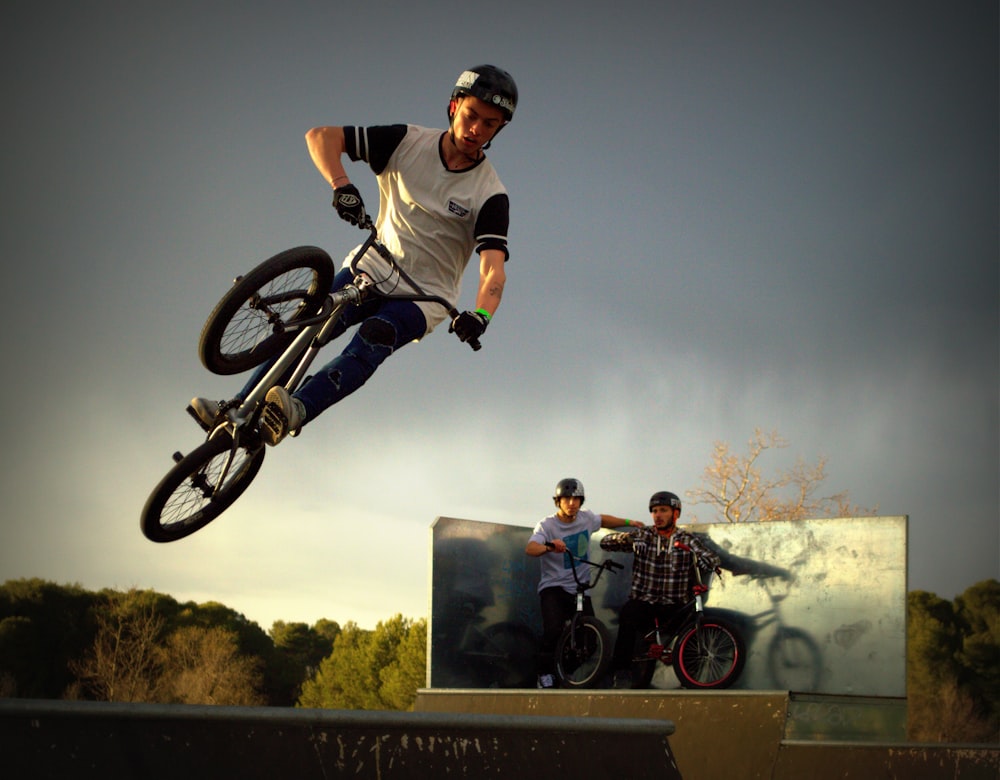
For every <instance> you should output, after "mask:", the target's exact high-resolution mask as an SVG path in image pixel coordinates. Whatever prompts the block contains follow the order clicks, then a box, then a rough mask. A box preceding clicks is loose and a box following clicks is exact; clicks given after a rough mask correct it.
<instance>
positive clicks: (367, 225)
mask: <svg viewBox="0 0 1000 780" xmlns="http://www.w3.org/2000/svg"><path fill="white" fill-rule="evenodd" d="M358 227H360V228H362V229H363V230H368V231H369V232H370V233H371V235H370V236H369V237H368V238H367V239H366V240H365V242H364V243H363V244H362V245H361V249H360V251H358V253H357V254H356V255H355V256H354V259H353V260H352V261H351V270H353V271H355V272H357V268H356V264H357V262H358V260H360V259H361V257H363V256H364V254H365V252H367V251H368V249H369V248H374V249H375V251H376V252H378V253H379V255H381V256H382V258H383V259H384V260H385V261H386V262H387V263H389V265H390V266H392V270H393V271H394V272H395V273H397V274H399V278H400V279H402V280H403V281H404V282H406V283H407V285H409V286H410V287H411V288H412V289H414V290H416V291H417V292H416V293H414V294H404V295H399V294H393V295H392V296H391V297H393V298H397V299H400V300H410V301H430V302H432V303H436V304H438V305H439V306H442V307H444V309H445V310H446V311H447V312H448V316H449V317H450V318H451V321H452V322H454V321H455V320H456V319H457V318H458V317H459V316H461V315H460V312H459V311H458V309H456V308H455V307H454V306H452V305H451V303H450V302H449V301H448V300H446V299H445V298H442V297H441V296H440V295H427V294H425V293H424V292H423V291H422V290H421V289H420V286H419V285H418V284H417V283H416V282H415V281H413V279H411V278H410V276H409V274H407V273H406V272H405V271H404V270H403V269H402V268H400V266H399V263H398V262H397V261H396V258H395V257H393V255H392V253H391V252H390V251H389V249H388V248H387V247H386V246H385V244H383V243H382V242H381V241H379V240H378V230H377V229H376V227H375V223H374V222H372V218H371V217H370V216H368V215H367V214H366V215H365V218H364V221H363V222H362V223H360V224H359V225H358ZM375 289H376V290H377V289H378V288H377V287H376V288H375ZM466 343H467V344H468V345H469V346H470V347H472V350H473V351H474V352H478V351H479V350H480V349H482V348H483V345H482V343H480V341H479V339H478V338H470V339H467V340H466Z"/></svg>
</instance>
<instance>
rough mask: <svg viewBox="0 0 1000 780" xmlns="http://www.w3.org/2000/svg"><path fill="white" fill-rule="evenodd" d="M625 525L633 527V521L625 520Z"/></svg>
mask: <svg viewBox="0 0 1000 780" xmlns="http://www.w3.org/2000/svg"><path fill="white" fill-rule="evenodd" d="M625 525H632V521H631V520H629V519H628V518H627V517H626V518H625Z"/></svg>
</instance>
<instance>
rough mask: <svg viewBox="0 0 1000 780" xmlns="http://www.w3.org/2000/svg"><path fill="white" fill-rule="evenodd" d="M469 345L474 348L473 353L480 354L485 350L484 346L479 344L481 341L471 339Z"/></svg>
mask: <svg viewBox="0 0 1000 780" xmlns="http://www.w3.org/2000/svg"><path fill="white" fill-rule="evenodd" d="M468 344H469V346H470V347H472V351H473V352H478V351H479V350H481V349H482V348H483V345H482V344H480V343H479V339H469V341H468Z"/></svg>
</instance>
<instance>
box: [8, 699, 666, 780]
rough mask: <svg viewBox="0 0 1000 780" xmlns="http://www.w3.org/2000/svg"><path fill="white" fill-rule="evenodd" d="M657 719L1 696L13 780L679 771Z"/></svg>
mask: <svg viewBox="0 0 1000 780" xmlns="http://www.w3.org/2000/svg"><path fill="white" fill-rule="evenodd" d="M672 733H673V724H672V723H671V722H670V721H667V720H662V719H649V720H643V719H632V718H629V719H622V718H600V717H597V718H594V717H586V718H580V717H542V716H525V715H500V714H496V715H490V714H462V715H457V714H449V713H429V712H414V713H396V712H362V711H340V710H308V709H288V708H277V707H275V708H268V707H204V706H182V705H152V704H106V703H99V702H63V701H40V700H30V699H0V756H3V767H4V775H5V776H6V777H16V778H59V780H65V779H66V778H73V779H74V780H88V779H89V778H95V779H96V778H100V780H107V779H108V778H115V779H116V780H118V779H119V778H142V779H143V780H157V779H158V778H164V780H196V779H197V778H230V777H234V778H235V777H238V778H257V777H260V778H295V780H311V779H312V778H316V780H329V778H335V777H350V778H357V779H358V780H366V779H367V778H372V780H394V779H396V778H399V779H400V780H403V779H405V780H413V779H414V778H424V777H428V778H432V777H433V778H437V777H469V778H489V777H498V778H517V779H518V780H526V779H527V778H532V777H546V778H555V777H594V778H599V777H627V778H630V780H641V779H642V778H651V779H652V778H655V779H656V780H671V779H672V778H678V779H679V778H680V774H679V772H678V771H677V766H676V764H675V763H674V759H673V755H672V754H671V752H670V746H669V744H668V742H667V737H668V736H669V735H670V734H672Z"/></svg>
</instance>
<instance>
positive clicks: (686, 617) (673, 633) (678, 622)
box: [643, 541, 709, 663]
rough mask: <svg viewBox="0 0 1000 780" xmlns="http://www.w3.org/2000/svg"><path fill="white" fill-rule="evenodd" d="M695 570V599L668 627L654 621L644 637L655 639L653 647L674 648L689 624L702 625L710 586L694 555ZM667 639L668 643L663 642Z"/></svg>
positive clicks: (678, 612) (671, 620)
mask: <svg viewBox="0 0 1000 780" xmlns="http://www.w3.org/2000/svg"><path fill="white" fill-rule="evenodd" d="M674 546H675V547H679V548H680V549H682V550H687V551H688V552H692V553H693V552H694V551H693V550H692V549H691V547H690V546H688V545H686V544H684V543H683V542H676V541H675V542H674ZM691 566H692V568H693V569H694V576H695V580H696V582H697V584H696V585H695V586H694V588H693V590H694V598H693V599H691V600H690V601H688V602H686V603H685V604H684V605H683V606H682V607H680V608H679V609H678V610H677V611H676V612H674V614H673V615H671V616H670V618H669V619H668V620H667V621H666V625H662V626H661V625H660V621H659V619H658V618H654V620H653V623H654V625H653V628H652V630H650V631H647V632H646V633H645V634H644V635H643V637H644V638H645V639H649V638H650V637H653V638H655V642H653V643H652V645H658V646H659V647H661V648H666V647H668V646H672V645H673V644H674V642H676V640H677V637H678V636H680V634H681V630H682V629H683V628H684V626H686V625H687V624H688V623H690V622H692V619H693V620H694V622H696V623H699V624H700V623H701V621H702V620H704V618H705V594H706V593H708V590H709V588H708V585H706V584H705V582H704V580H703V579H702V576H701V567H699V566H698V555H697V553H695V554H694V559H693V561H692V563H691ZM664 637H666V639H667V641H666V642H665V641H663V639H664ZM656 658H657V660H661V661H663V662H664V663H667V661H666V660H664V655H663V654H662V653H661V655H659V656H656Z"/></svg>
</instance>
